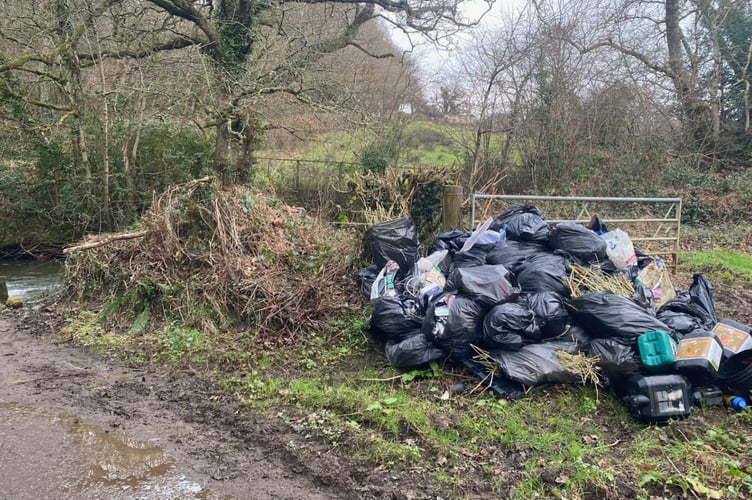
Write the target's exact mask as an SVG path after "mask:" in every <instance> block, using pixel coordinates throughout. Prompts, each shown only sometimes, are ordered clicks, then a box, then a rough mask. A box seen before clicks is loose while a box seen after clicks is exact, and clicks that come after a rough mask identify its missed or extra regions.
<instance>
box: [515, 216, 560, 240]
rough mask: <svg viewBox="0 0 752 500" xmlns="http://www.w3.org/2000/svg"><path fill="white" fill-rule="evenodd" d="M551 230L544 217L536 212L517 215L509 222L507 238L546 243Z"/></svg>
mask: <svg viewBox="0 0 752 500" xmlns="http://www.w3.org/2000/svg"><path fill="white" fill-rule="evenodd" d="M550 231H551V228H550V227H549V225H548V223H547V222H546V221H545V220H543V217H541V216H540V215H536V214H534V213H524V214H519V215H515V216H514V217H512V218H511V219H509V222H507V238H509V239H511V240H517V241H535V242H538V243H543V244H546V243H548V233H549V232H550Z"/></svg>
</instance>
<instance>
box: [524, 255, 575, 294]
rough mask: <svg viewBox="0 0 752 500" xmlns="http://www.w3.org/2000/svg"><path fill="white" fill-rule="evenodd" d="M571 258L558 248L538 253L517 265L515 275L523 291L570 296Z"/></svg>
mask: <svg viewBox="0 0 752 500" xmlns="http://www.w3.org/2000/svg"><path fill="white" fill-rule="evenodd" d="M570 262H571V260H570V259H569V257H568V256H566V255H565V254H562V253H560V252H559V251H558V250H557V251H556V252H554V253H536V254H533V255H530V256H529V257H527V258H526V259H525V260H524V261H523V262H522V264H520V265H519V266H517V270H516V271H515V276H517V284H518V285H519V286H520V288H521V289H522V291H523V292H528V293H536V292H555V293H558V294H559V295H561V296H562V297H568V296H569V286H568V285H567V275H568V274H569V263H570Z"/></svg>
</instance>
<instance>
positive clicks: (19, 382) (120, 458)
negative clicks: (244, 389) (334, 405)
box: [0, 311, 392, 500]
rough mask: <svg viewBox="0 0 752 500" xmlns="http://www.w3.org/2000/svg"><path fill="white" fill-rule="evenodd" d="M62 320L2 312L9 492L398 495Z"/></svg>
mask: <svg viewBox="0 0 752 500" xmlns="http://www.w3.org/2000/svg"><path fill="white" fill-rule="evenodd" d="M45 318H47V319H45ZM40 319H42V321H40ZM54 323H55V321H54V318H53V316H52V315H49V316H47V315H45V313H43V312H40V311H36V312H32V313H31V314H29V313H27V317H26V319H23V318H21V317H19V316H18V315H11V314H9V313H8V311H4V312H0V356H1V359H2V363H0V380H1V381H2V392H1V393H0V485H2V487H3V488H2V490H1V491H0V498H8V499H10V498H13V499H16V500H17V499H27V498H28V499H32V498H34V499H39V498H84V499H87V498H122V499H125V498H128V499H135V498H138V499H152V498H160V499H162V498H201V499H206V498H285V499H292V498H301V499H303V498H304V499H317V498H321V499H324V498H327V499H330V498H382V497H384V496H387V497H392V492H389V491H387V490H388V489H389V488H377V487H375V486H368V487H359V486H357V485H354V484H351V483H352V479H351V478H350V477H348V476H350V474H347V473H343V472H344V471H343V470H341V469H339V468H338V467H337V464H336V459H333V457H327V456H321V457H316V456H315V454H313V456H312V454H311V452H310V451H308V452H306V453H305V454H301V455H298V454H296V453H293V452H292V451H290V449H291V448H292V449H295V446H292V447H291V446H289V444H290V443H292V444H293V445H294V439H295V436H294V435H292V434H290V435H289V436H286V435H285V429H284V428H283V427H279V426H278V428H272V427H270V424H268V423H263V422H260V421H256V420H254V419H253V418H252V417H248V416H246V417H243V416H241V415H242V414H241V413H239V412H237V411H236V409H234V408H233V406H232V404H231V402H229V401H225V400H222V399H221V398H217V397H216V396H215V394H217V392H216V391H213V390H212V388H211V387H210V386H208V385H207V383H205V382H201V381H199V380H190V379H189V380H187V381H186V380H185V379H180V380H177V379H175V380H173V379H171V378H170V377H168V376H159V375H154V374H148V373H146V372H139V371H132V370H126V369H122V368H118V367H115V366H113V365H112V364H111V363H107V362H105V361H102V360H99V359H97V358H94V357H91V356H89V355H87V354H85V353H82V352H81V351H79V350H75V349H72V348H68V347H66V346H59V345H56V344H54V343H52V341H51V340H50V337H49V335H48V333H49V332H45V331H43V330H45V329H50V328H51V325H52V324H54ZM288 438H289V441H286V440H287V439H288Z"/></svg>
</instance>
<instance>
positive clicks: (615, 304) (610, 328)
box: [567, 292, 673, 342]
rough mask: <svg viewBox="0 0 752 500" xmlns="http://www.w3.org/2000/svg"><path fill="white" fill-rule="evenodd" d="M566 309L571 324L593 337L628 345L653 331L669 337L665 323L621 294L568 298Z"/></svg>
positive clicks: (604, 293) (585, 295) (598, 294)
mask: <svg viewBox="0 0 752 500" xmlns="http://www.w3.org/2000/svg"><path fill="white" fill-rule="evenodd" d="M567 307H568V308H569V312H570V314H571V315H572V318H573V319H574V321H575V323H577V324H578V325H580V326H582V327H583V328H585V330H586V331H587V333H588V335H590V336H591V337H593V338H595V337H602V338H619V339H622V341H624V342H629V341H632V340H635V339H636V338H637V337H639V336H640V335H642V334H643V333H647V332H652V331H654V330H662V331H664V332H666V333H668V334H673V332H672V330H671V329H670V328H669V327H668V326H667V325H666V324H665V323H663V322H662V321H660V320H659V319H657V318H656V317H655V316H653V315H652V314H651V313H650V312H648V311H646V310H645V309H643V308H642V307H640V306H639V305H637V304H635V303H634V302H632V301H631V300H630V299H628V298H626V297H622V296H621V295H615V294H613V293H607V292H590V293H586V294H584V295H581V296H580V297H575V298H572V299H570V300H569V301H568V302H567Z"/></svg>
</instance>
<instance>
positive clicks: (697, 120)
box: [666, 0, 714, 153]
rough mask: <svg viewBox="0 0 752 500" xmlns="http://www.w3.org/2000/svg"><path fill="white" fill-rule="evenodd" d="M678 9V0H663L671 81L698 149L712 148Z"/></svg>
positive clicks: (707, 115) (710, 123)
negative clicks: (685, 51)
mask: <svg viewBox="0 0 752 500" xmlns="http://www.w3.org/2000/svg"><path fill="white" fill-rule="evenodd" d="M679 10H680V0H666V44H667V48H668V66H669V69H670V71H671V75H670V76H671V81H672V83H673V85H674V89H675V91H676V96H677V99H678V100H679V105H680V106H681V111H682V115H683V116H684V120H685V129H686V130H687V132H688V135H689V137H690V138H691V140H692V141H693V142H694V145H695V147H696V148H697V149H698V151H701V152H704V153H709V152H712V151H713V149H714V141H713V118H712V113H711V110H710V107H709V106H708V105H707V104H706V103H705V102H704V101H703V100H702V98H701V96H700V94H699V92H698V86H697V83H698V82H697V74H696V71H697V69H696V68H693V71H692V72H691V73H690V72H689V71H688V70H687V68H686V67H685V58H684V49H683V45H682V36H683V35H682V31H681V25H680V12H679Z"/></svg>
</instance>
